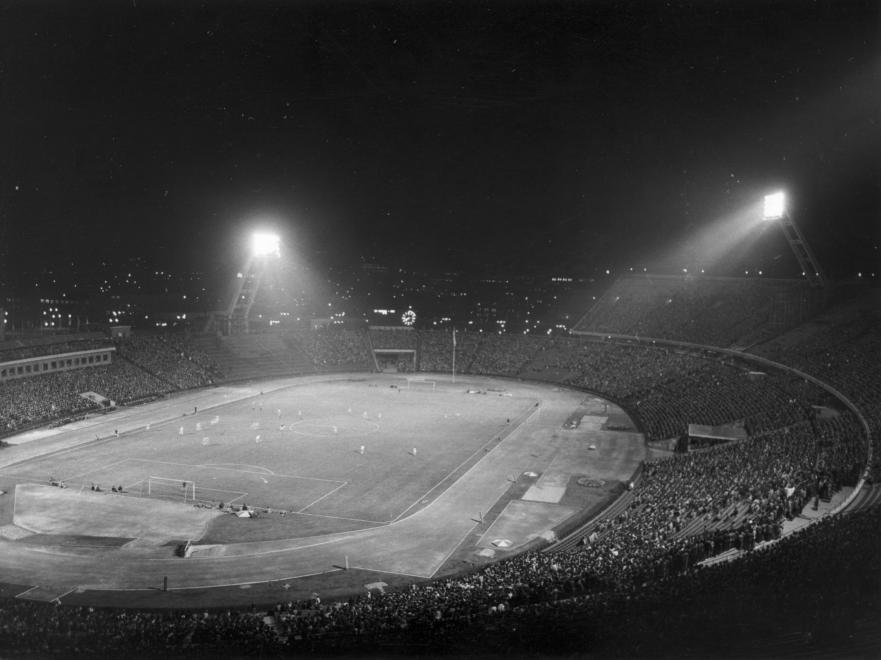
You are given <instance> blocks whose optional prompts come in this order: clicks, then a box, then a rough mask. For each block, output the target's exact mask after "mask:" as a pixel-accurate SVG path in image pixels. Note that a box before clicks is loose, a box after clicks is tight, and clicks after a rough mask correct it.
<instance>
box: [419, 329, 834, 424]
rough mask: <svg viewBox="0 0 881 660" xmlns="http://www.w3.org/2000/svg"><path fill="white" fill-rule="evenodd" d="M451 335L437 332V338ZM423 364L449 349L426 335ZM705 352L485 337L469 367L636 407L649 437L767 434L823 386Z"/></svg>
mask: <svg viewBox="0 0 881 660" xmlns="http://www.w3.org/2000/svg"><path fill="white" fill-rule="evenodd" d="M438 335H440V337H443V333H436V334H435V335H434V337H437V336H438ZM421 338H422V342H421V346H422V350H421V352H420V367H421V368H422V369H423V370H428V369H427V368H426V367H427V366H429V367H431V366H434V365H436V364H437V363H439V362H440V361H441V357H440V356H438V355H436V354H435V352H439V353H441V354H442V352H443V351H444V350H445V349H446V348H447V347H446V346H444V343H443V342H441V341H433V335H432V334H431V333H429V332H423V333H422V335H421ZM754 369H755V367H754V366H753V367H752V368H751V366H750V365H749V364H747V363H745V362H744V363H735V362H734V361H733V360H731V359H727V360H725V361H722V360H720V359H719V357H718V356H712V355H708V354H703V353H701V352H697V351H687V350H684V349H682V350H673V349H670V348H667V347H663V346H660V345H658V346H655V345H652V344H627V343H622V342H618V341H601V340H597V339H594V338H583V337H540V336H531V335H507V334H506V335H496V334H489V335H486V336H482V337H481V339H480V342H479V344H477V348H476V352H475V356H474V358H473V360H472V362H471V363H470V365H469V366H468V369H467V370H468V372H469V373H473V374H488V375H500V376H518V377H524V378H529V379H534V380H544V381H550V382H558V383H563V384H566V385H572V386H576V387H581V388H584V389H587V390H590V391H593V392H598V393H602V394H604V395H606V396H609V397H611V398H613V399H614V400H616V401H618V402H619V403H621V404H623V405H624V406H626V407H627V408H628V409H629V410H631V411H632V412H634V413H635V414H636V415H637V416H638V417H639V419H640V420H641V422H642V424H643V428H644V431H645V433H646V435H647V437H648V439H649V440H661V439H667V438H675V437H679V436H681V435H683V434H684V433H686V432H687V430H688V425H689V424H702V425H708V426H717V425H723V424H733V423H738V424H740V425H742V426H744V427H745V428H746V429H747V430H748V431H749V433H750V434H753V435H755V434H760V433H763V432H767V431H771V430H774V429H777V428H781V427H784V426H789V425H792V424H797V423H799V422H800V421H803V420H804V419H806V415H807V412H808V411H809V410H810V409H811V406H812V405H814V404H817V403H819V402H821V401H823V400H824V393H823V392H822V390H821V389H820V388H819V387H817V386H815V385H813V384H812V383H810V382H807V381H805V380H803V379H800V378H794V377H792V376H790V375H787V374H780V373H775V372H771V373H764V372H757V371H754Z"/></svg>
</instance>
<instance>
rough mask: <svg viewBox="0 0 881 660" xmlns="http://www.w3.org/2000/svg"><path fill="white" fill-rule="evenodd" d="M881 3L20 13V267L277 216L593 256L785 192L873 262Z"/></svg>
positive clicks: (313, 252)
mask: <svg viewBox="0 0 881 660" xmlns="http://www.w3.org/2000/svg"><path fill="white" fill-rule="evenodd" d="M176 5H188V7H187V8H182V7H180V6H176ZM879 6H881V5H879V3H877V2H875V1H867V2H846V1H844V2H807V1H805V0H797V1H793V2H745V3H744V2H733V1H732V2H724V3H722V2H711V1H706V0H701V1H699V2H694V3H681V2H666V3H665V2H579V3H553V4H552V3H529V4H526V3H517V4H512V3H506V4H497V3H485V2H474V3H472V2H467V3H466V2H443V3H441V2H415V3H378V2H350V3H340V2H326V1H325V2H314V3H303V2H300V3H297V2H286V3H266V2H257V3H254V2H248V3H245V2H241V3H232V2H210V3H204V4H203V5H202V6H198V5H196V4H195V3H174V4H172V3H149V2H145V1H143V0H135V1H132V0H129V1H128V2H127V3H126V2H119V3H113V4H110V3H93V2H70V3H61V2H53V3H46V2H40V1H34V0H28V1H27V2H18V3H5V4H4V5H3V6H2V8H0V67H2V68H0V145H2V146H0V196H2V197H0V214H2V218H0V221H2V223H3V227H2V229H0V240H2V241H3V242H4V243H5V246H6V250H5V252H6V254H5V257H4V258H5V259H6V260H7V264H6V265H7V266H9V267H11V269H13V270H15V269H22V268H34V267H37V268H39V267H40V266H42V265H46V264H52V263H53V262H58V261H67V260H71V259H73V260H86V259H94V258H97V257H102V258H109V259H111V260H114V259H119V260H122V259H124V258H127V257H128V256H131V255H141V256H145V257H147V258H149V259H151V260H155V262H156V263H157V264H158V265H163V266H170V267H174V268H186V267H193V268H206V269H207V268H215V267H227V266H228V265H229V264H234V263H235V262H236V260H237V259H238V255H237V252H236V247H237V246H238V245H239V243H238V242H237V240H238V238H239V237H241V236H242V235H243V234H244V232H246V231H247V230H248V229H249V228H250V227H251V226H253V223H254V221H256V220H258V219H260V218H269V219H272V220H273V221H274V223H275V225H276V227H277V228H278V229H280V230H281V231H282V233H283V235H284V236H285V240H286V242H287V243H288V245H289V246H290V247H291V248H292V249H293V250H294V251H295V253H296V254H297V255H298V256H299V257H300V258H302V260H303V261H304V263H309V264H311V265H312V266H313V267H316V268H324V267H327V266H330V265H337V264H344V263H346V262H351V261H352V260H356V259H358V258H359V257H362V256H363V257H371V258H375V259H377V260H379V261H382V262H384V263H388V264H394V265H401V266H403V267H407V268H419V267H424V268H425V269H430V270H452V269H458V270H462V271H465V272H468V273H475V274H477V273H485V272H499V273H516V272H536V273H551V272H561V273H573V272H574V273H589V272H590V271H591V269H593V268H598V267H602V268H605V267H607V266H612V267H614V268H616V269H617V268H621V267H626V266H628V265H639V264H643V263H654V262H658V263H661V262H663V261H664V258H665V257H669V255H670V254H672V253H674V252H676V250H677V249H678V248H681V247H682V244H683V242H684V241H686V240H687V239H688V237H690V236H693V235H695V234H696V233H699V232H700V231H701V230H702V229H706V228H707V227H713V226H714V225H713V223H714V222H718V221H719V220H720V218H723V217H726V215H730V214H736V213H737V212H738V211H742V210H743V209H745V208H747V207H754V206H755V204H756V201H757V200H758V199H759V198H760V197H761V196H762V195H763V194H765V193H766V192H770V191H771V190H772V189H774V188H775V187H778V186H782V187H785V188H786V189H787V191H788V192H789V194H790V196H791V197H792V203H793V205H794V208H793V216H794V217H795V218H796V220H797V222H799V224H800V225H801V227H802V229H803V230H804V232H805V234H806V235H807V237H808V240H809V241H810V242H811V243H812V245H813V246H814V248H815V251H816V252H817V253H818V256H819V258H820V260H821V261H822V262H823V263H824V265H826V267H827V269H828V270H829V271H830V272H831V273H832V274H833V275H836V276H847V277H851V276H853V275H854V274H855V273H854V272H852V271H855V270H857V268H864V269H868V268H871V267H873V265H874V264H877V263H878V262H879V261H881V252H879V248H878V245H879V241H881V239H879V236H878V234H879V223H881V184H879V182H881V127H879V114H878V113H879V108H881V60H879V28H881V23H879V15H881V14H879ZM765 233H766V234H768V236H769V238H768V244H767V245H766V246H765V247H766V248H767V249H766V250H765V251H766V252H768V254H767V255H764V256H762V257H761V258H762V259H765V258H767V259H771V260H773V259H774V258H775V257H777V258H779V257H780V255H781V253H782V252H781V247H780V244H779V236H777V237H776V238H775V237H773V236H772V233H771V232H765ZM778 233H779V232H778ZM772 239H773V240H776V241H777V244H776V245H775V246H774V247H768V246H769V245H771V243H773V240H772ZM775 250H776V253H775ZM782 250H783V251H785V252H787V254H786V255H785V257H786V259H789V260H790V262H789V265H790V267H791V269H792V270H793V272H794V270H795V266H794V265H793V262H792V261H791V256H789V255H788V249H787V248H786V246H785V244H783V245H782ZM2 252H3V251H2V250H0V253H2ZM692 256H694V255H692ZM697 258H698V259H699V258H700V257H697ZM756 259H759V257H758V256H757V257H756ZM230 267H233V268H234V267H235V266H234V265H233V266H230Z"/></svg>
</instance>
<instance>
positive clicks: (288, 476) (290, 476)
mask: <svg viewBox="0 0 881 660" xmlns="http://www.w3.org/2000/svg"><path fill="white" fill-rule="evenodd" d="M125 460H127V461H140V462H141V463H161V464H163V465H176V466H177V467H187V468H208V469H210V470H227V471H230V472H244V473H245V474H266V473H265V472H255V471H254V470H240V469H238V468H231V467H223V465H222V464H212V463H204V464H203V463H195V464H193V463H173V462H171V461H157V460H155V459H152V458H127V459H125ZM251 467H259V466H257V465H252V466H251ZM260 469H261V470H267V469H268V468H260ZM270 472H271V476H273V477H281V478H282V479H306V480H308V481H324V482H327V483H331V484H342V483H346V482H344V481H340V480H339V479H322V478H320V477H306V476H303V475H300V474H277V473H275V472H272V471H271V470H270Z"/></svg>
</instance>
